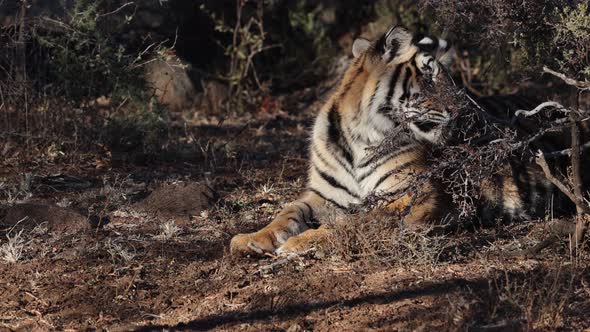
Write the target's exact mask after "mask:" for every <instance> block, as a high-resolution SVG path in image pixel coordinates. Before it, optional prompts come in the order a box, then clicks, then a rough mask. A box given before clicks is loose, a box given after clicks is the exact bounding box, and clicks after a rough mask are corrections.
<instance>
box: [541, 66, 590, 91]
mask: <svg viewBox="0 0 590 332" xmlns="http://www.w3.org/2000/svg"><path fill="white" fill-rule="evenodd" d="M543 72H544V73H548V74H551V75H553V76H555V77H558V78H560V79H561V80H562V81H564V82H565V84H568V85H571V86H575V87H576V88H578V89H580V90H590V82H581V81H577V80H574V79H573V78H569V77H567V76H565V75H564V74H562V73H559V72H556V71H555V70H552V69H549V68H547V67H545V66H543Z"/></svg>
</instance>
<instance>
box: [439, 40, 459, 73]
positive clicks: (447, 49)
mask: <svg viewBox="0 0 590 332" xmlns="http://www.w3.org/2000/svg"><path fill="white" fill-rule="evenodd" d="M456 57H457V52H456V50H455V47H453V46H449V44H448V43H447V41H446V40H444V39H439V40H438V50H437V52H436V60H437V61H438V62H439V63H440V64H441V65H443V66H444V67H445V68H447V69H448V68H450V67H451V66H452V65H453V63H454V62H455V58H456Z"/></svg>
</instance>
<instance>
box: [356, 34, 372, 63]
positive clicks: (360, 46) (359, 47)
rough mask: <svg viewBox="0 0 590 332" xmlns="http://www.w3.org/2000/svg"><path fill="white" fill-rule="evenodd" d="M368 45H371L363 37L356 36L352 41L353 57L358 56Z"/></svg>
mask: <svg viewBox="0 0 590 332" xmlns="http://www.w3.org/2000/svg"><path fill="white" fill-rule="evenodd" d="M369 47H371V42H370V41H369V40H368V39H365V38H357V39H355V40H354V43H352V55H353V56H354V57H355V58H358V57H359V56H361V55H362V54H363V53H365V52H366V51H367V50H368V49H369Z"/></svg>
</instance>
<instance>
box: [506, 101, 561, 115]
mask: <svg viewBox="0 0 590 332" xmlns="http://www.w3.org/2000/svg"><path fill="white" fill-rule="evenodd" d="M549 107H553V108H555V109H556V110H558V111H561V112H564V113H569V112H571V111H570V110H568V109H567V108H565V107H564V106H563V105H561V104H560V103H558V102H556V101H546V102H544V103H541V104H539V106H537V107H535V108H533V109H532V110H530V111H527V110H518V111H516V113H514V116H519V115H521V114H523V115H524V116H525V117H529V116H532V115H535V114H537V113H539V112H541V111H542V110H544V109H545V108H549Z"/></svg>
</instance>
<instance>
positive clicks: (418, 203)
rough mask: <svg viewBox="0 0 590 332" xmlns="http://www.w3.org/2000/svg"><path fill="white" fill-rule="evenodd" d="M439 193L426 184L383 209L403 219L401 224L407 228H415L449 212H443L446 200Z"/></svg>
mask: <svg viewBox="0 0 590 332" xmlns="http://www.w3.org/2000/svg"><path fill="white" fill-rule="evenodd" d="M444 196H445V195H441V192H440V191H439V190H437V189H436V188H435V187H433V186H432V185H431V184H430V183H428V182H427V183H426V184H424V185H423V186H422V188H420V190H419V192H418V193H406V194H404V195H403V196H402V197H400V198H398V199H396V200H395V201H392V202H389V203H387V204H386V205H385V208H386V209H387V210H389V211H391V212H394V213H395V214H397V215H398V216H399V217H400V218H403V223H404V225H405V226H407V227H409V228H417V227H420V226H423V225H426V224H427V223H429V222H435V221H437V220H436V219H437V218H441V217H443V216H444V215H445V213H448V212H449V211H446V212H445V211H442V210H444V206H445V205H446V206H448V205H447V203H448V202H447V199H446V197H444Z"/></svg>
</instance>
